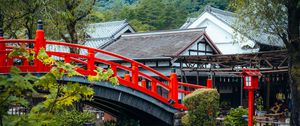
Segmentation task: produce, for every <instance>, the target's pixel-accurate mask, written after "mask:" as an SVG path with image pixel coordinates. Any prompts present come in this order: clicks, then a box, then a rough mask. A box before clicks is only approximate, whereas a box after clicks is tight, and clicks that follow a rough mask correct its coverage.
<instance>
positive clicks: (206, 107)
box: [182, 89, 220, 126]
mask: <svg viewBox="0 0 300 126" xmlns="http://www.w3.org/2000/svg"><path fill="white" fill-rule="evenodd" d="M219 99H220V95H219V93H218V91H217V90H216V89H198V90H196V91H194V92H193V93H191V94H189V95H187V96H186V97H185V98H184V99H183V102H184V105H185V107H187V109H188V113H187V115H185V116H183V118H182V123H183V125H184V126H209V125H211V126H215V125H216V118H217V112H218V111H219Z"/></svg>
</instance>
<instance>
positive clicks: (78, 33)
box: [43, 0, 95, 53]
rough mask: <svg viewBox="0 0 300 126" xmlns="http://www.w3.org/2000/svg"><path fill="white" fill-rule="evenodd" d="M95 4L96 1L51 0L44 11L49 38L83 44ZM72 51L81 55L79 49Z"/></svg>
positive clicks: (72, 49)
mask: <svg viewBox="0 0 300 126" xmlns="http://www.w3.org/2000/svg"><path fill="white" fill-rule="evenodd" d="M94 4H95V0H50V1H49V2H48V3H47V6H45V8H44V9H43V15H44V17H45V19H46V20H45V21H46V23H48V24H47V25H46V27H45V28H46V29H45V31H47V32H50V33H48V34H47V35H48V36H49V38H54V39H56V40H59V39H60V38H62V39H63V40H64V41H66V42H69V43H73V44H83V43H84V41H83V40H84V32H85V30H84V28H85V26H86V24H87V23H88V21H87V20H85V19H87V17H88V16H89V15H90V14H91V12H92V10H93V6H94ZM70 50H71V52H72V53H79V50H77V49H74V48H71V49H70Z"/></svg>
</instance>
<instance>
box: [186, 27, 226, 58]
mask: <svg viewBox="0 0 300 126" xmlns="http://www.w3.org/2000/svg"><path fill="white" fill-rule="evenodd" d="M214 54H221V52H220V50H219V49H218V48H217V47H216V46H215V44H214V43H213V42H212V41H211V39H210V38H209V37H208V36H207V35H206V33H205V34H203V35H202V36H201V37H200V38H199V39H198V40H196V41H195V42H193V43H192V44H191V45H190V46H189V47H187V48H186V49H185V50H184V51H182V53H181V54H180V55H185V56H199V55H214Z"/></svg>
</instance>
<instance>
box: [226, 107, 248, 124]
mask: <svg viewBox="0 0 300 126" xmlns="http://www.w3.org/2000/svg"><path fill="white" fill-rule="evenodd" d="M247 113H248V112H247V109H244V108H236V109H231V110H230V111H229V115H227V116H226V117H225V119H224V125H225V126H247V125H248V122H247V121H246V120H245V119H243V117H242V116H243V115H247Z"/></svg>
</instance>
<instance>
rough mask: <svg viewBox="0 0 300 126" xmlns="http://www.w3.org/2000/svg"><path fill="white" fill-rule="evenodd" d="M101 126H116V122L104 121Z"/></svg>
mask: <svg viewBox="0 0 300 126" xmlns="http://www.w3.org/2000/svg"><path fill="white" fill-rule="evenodd" d="M103 126H117V122H116V121H114V120H110V121H105V122H104V123H103Z"/></svg>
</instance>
